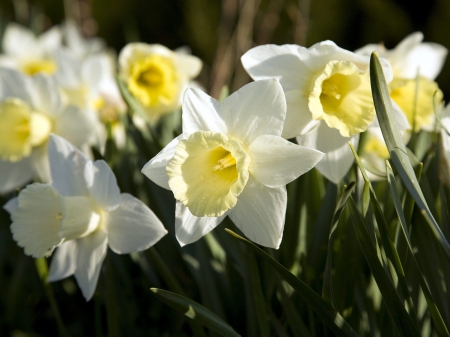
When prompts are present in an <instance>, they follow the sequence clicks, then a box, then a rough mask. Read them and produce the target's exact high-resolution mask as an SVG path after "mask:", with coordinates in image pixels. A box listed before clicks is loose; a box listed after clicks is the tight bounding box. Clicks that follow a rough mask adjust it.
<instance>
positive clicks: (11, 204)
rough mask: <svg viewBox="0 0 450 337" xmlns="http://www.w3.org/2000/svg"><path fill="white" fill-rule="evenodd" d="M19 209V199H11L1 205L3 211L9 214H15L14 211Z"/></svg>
mask: <svg viewBox="0 0 450 337" xmlns="http://www.w3.org/2000/svg"><path fill="white" fill-rule="evenodd" d="M17 207H19V198H17V197H16V198H12V199H10V200H8V202H7V203H6V204H4V205H3V209H4V210H5V211H7V212H8V213H9V214H12V212H15V210H16V209H17Z"/></svg>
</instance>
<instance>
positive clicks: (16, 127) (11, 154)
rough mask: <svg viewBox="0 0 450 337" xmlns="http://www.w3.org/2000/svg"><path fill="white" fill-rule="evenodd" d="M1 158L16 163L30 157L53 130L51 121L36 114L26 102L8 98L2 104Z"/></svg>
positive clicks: (0, 117)
mask: <svg viewBox="0 0 450 337" xmlns="http://www.w3.org/2000/svg"><path fill="white" fill-rule="evenodd" d="M0 120H1V121H2V122H1V123H0V134H1V135H2V136H1V137H0V158H1V159H2V160H5V161H11V162H15V161H18V160H20V159H22V158H24V157H28V156H29V155H30V153H31V149H32V147H34V146H39V145H41V144H43V143H44V142H45V141H46V140H47V139H48V136H49V134H50V132H51V129H52V123H51V120H50V119H49V118H48V117H46V116H45V115H43V114H41V113H38V112H34V111H32V110H31V109H30V106H29V105H28V104H27V103H25V102H24V101H22V100H20V99H17V98H7V99H6V100H5V101H3V102H0Z"/></svg>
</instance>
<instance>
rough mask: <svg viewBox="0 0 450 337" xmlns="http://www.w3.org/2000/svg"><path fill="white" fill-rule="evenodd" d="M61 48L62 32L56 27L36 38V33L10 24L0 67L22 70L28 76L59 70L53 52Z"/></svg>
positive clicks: (5, 36) (50, 73)
mask: <svg viewBox="0 0 450 337" xmlns="http://www.w3.org/2000/svg"><path fill="white" fill-rule="evenodd" d="M60 46H61V32H60V29H59V27H57V26H55V27H53V28H51V29H49V30H48V31H46V32H45V33H43V34H41V35H40V36H39V37H36V36H35V35H34V33H33V32H32V31H31V30H30V29H28V28H26V27H24V26H21V25H18V24H17V23H9V24H8V25H7V27H6V30H5V35H4V37H3V42H2V47H3V52H4V54H3V55H0V66H1V67H8V68H13V69H17V70H20V71H21V72H23V73H25V74H27V75H35V74H37V73H45V74H47V75H52V74H54V73H55V72H56V71H57V70H58V65H57V63H56V61H55V60H54V58H53V52H54V51H55V50H56V49H57V48H59V47H60Z"/></svg>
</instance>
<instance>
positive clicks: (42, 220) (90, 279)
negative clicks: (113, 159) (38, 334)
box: [5, 135, 167, 300]
mask: <svg viewBox="0 0 450 337" xmlns="http://www.w3.org/2000/svg"><path fill="white" fill-rule="evenodd" d="M48 152H49V159H50V169H51V174H52V183H51V184H40V183H35V184H32V185H29V186H27V187H26V188H25V189H24V190H22V191H21V192H20V194H19V196H18V197H17V198H14V199H12V200H11V201H9V202H8V203H7V204H6V205H5V209H6V210H7V211H8V212H9V213H10V214H11V219H12V221H13V223H12V225H11V231H12V234H13V238H14V240H16V241H17V244H18V245H19V246H21V247H24V249H25V254H27V255H31V256H33V257H36V258H38V257H44V256H49V255H50V254H51V253H52V252H53V250H54V249H55V248H56V247H58V249H57V251H56V253H55V256H54V257H53V259H52V262H51V266H50V273H49V280H50V281H58V280H61V279H63V278H66V277H68V276H70V275H75V279H76V280H77V282H78V285H79V286H80V288H81V291H82V293H83V296H84V297H85V298H86V300H89V299H91V297H92V295H93V294H94V291H95V288H96V285H97V281H98V277H99V274H100V268H101V265H102V262H103V260H104V258H105V256H106V250H107V246H109V247H110V248H111V249H112V250H113V251H114V252H116V253H118V254H128V253H131V252H135V251H141V250H144V249H147V248H149V247H150V246H152V245H153V244H155V243H156V242H158V241H159V240H160V239H161V238H162V237H163V236H164V235H165V234H166V233H167V231H166V229H165V228H164V226H163V225H162V223H161V222H160V221H159V219H158V218H157V217H156V216H155V215H154V214H153V212H152V211H151V210H150V209H149V208H148V207H147V206H145V205H144V204H143V203H142V202H141V201H140V200H138V199H136V198H134V197H133V196H131V195H129V194H126V193H122V194H120V191H119V187H118V186H117V182H116V178H115V177H114V174H113V172H112V171H111V169H110V168H109V167H108V165H107V164H106V163H105V162H104V161H102V160H98V161H96V162H92V161H90V160H88V159H87V158H86V157H85V156H84V155H83V154H82V153H81V152H80V151H79V150H77V149H75V148H74V147H73V146H72V145H71V144H70V143H68V142H67V141H65V140H64V139H62V138H60V137H58V136H54V135H52V136H50V141H49V149H48Z"/></svg>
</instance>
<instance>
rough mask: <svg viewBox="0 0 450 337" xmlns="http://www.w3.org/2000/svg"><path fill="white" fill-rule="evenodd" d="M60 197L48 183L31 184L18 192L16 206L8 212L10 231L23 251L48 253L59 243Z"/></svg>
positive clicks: (39, 255)
mask: <svg viewBox="0 0 450 337" xmlns="http://www.w3.org/2000/svg"><path fill="white" fill-rule="evenodd" d="M60 214H61V197H60V195H59V194H58V192H57V191H56V190H55V189H54V188H52V187H51V186H49V185H44V184H37V183H36V184H32V185H28V186H27V187H26V188H25V189H23V190H22V191H21V192H20V194H19V196H18V207H17V208H16V209H15V210H14V212H13V213H12V214H11V219H12V221H13V222H12V224H11V232H12V234H13V238H14V240H15V241H17V244H18V245H19V246H20V247H23V248H24V249H25V254H27V255H31V256H33V257H36V258H39V257H44V256H49V255H50V254H51V253H52V251H53V249H54V248H55V247H56V246H57V245H59V244H60V243H61V238H60V237H59V235H58V229H59V226H60V225H61V218H60Z"/></svg>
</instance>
